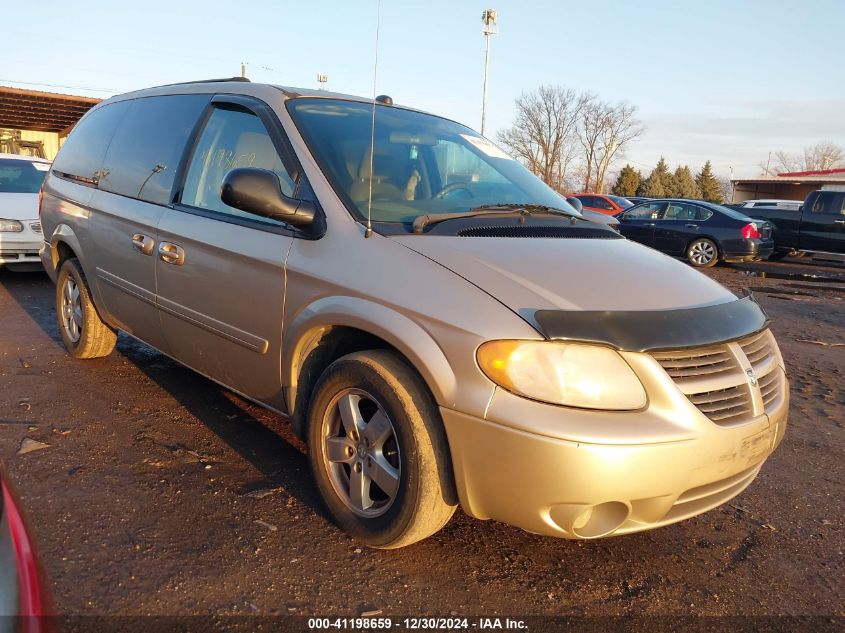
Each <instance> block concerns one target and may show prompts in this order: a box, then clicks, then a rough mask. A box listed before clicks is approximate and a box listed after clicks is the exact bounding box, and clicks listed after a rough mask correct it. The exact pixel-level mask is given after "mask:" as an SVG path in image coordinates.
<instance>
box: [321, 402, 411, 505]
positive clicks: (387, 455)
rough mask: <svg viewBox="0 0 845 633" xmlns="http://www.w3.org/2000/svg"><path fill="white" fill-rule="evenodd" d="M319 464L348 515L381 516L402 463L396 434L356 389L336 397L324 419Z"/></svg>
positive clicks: (379, 410)
mask: <svg viewBox="0 0 845 633" xmlns="http://www.w3.org/2000/svg"><path fill="white" fill-rule="evenodd" d="M323 429H324V435H323V437H324V442H325V450H324V451H323V460H324V466H325V468H326V470H327V472H328V474H329V477H330V478H331V482H332V486H333V487H334V489H335V492H336V494H337V495H338V497H340V499H341V500H342V501H343V502H344V503H345V504H346V505H347V507H349V509H350V510H352V512H354V513H355V514H357V515H358V516H362V517H377V516H381V515H382V514H384V513H385V512H387V510H388V509H389V508H390V506H391V505H392V504H393V502H394V500H395V499H396V494H397V492H398V491H399V478H400V476H401V474H402V471H401V468H402V460H401V456H400V454H399V445H398V443H397V441H396V431H395V430H394V428H393V424H392V423H391V421H390V418H389V417H388V415H387V414H386V413H385V411H384V409H383V408H382V407H381V406H380V405H379V404H378V402H377V401H376V399H375V398H374V397H373V396H372V395H370V394H369V393H367V392H366V391H364V390H361V389H344V390H343V391H341V392H340V393H339V394H337V395H336V396H335V397H334V399H333V400H332V402H331V404H330V405H329V407H328V409H327V410H326V415H325V417H324V419H323Z"/></svg>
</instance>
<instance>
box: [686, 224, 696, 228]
mask: <svg viewBox="0 0 845 633" xmlns="http://www.w3.org/2000/svg"><path fill="white" fill-rule="evenodd" d="M686 227H687V228H688V229H697V228H698V225H697V224H687V225H686Z"/></svg>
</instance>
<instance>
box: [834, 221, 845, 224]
mask: <svg viewBox="0 0 845 633" xmlns="http://www.w3.org/2000/svg"><path fill="white" fill-rule="evenodd" d="M833 223H834V224H845V220H834V221H833Z"/></svg>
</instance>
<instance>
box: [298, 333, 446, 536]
mask: <svg viewBox="0 0 845 633" xmlns="http://www.w3.org/2000/svg"><path fill="white" fill-rule="evenodd" d="M308 447H309V457H310V460H311V467H312V470H313V472H314V478H315V480H316V482H317V488H318V489H319V491H320V494H321V496H322V497H323V500H324V501H325V503H326V506H327V507H328V509H329V511H330V512H331V514H332V516H333V517H334V518H335V520H336V521H337V523H338V525H339V526H340V527H341V528H342V529H343V530H344V531H345V532H347V533H348V534H350V535H351V536H353V537H354V538H355V539H357V540H359V541H361V542H362V543H364V544H365V545H368V546H370V547H375V548H379V549H394V548H399V547H404V546H406V545H410V544H411V543H415V542H416V541H420V540H422V539H424V538H426V537H428V536H430V535H432V534H434V533H435V532H437V531H438V530H440V529H441V528H442V527H443V526H444V525H446V523H447V522H448V521H449V519H450V518H451V516H452V514H453V513H454V512H455V508H456V506H457V502H456V501H455V499H454V498H455V494H454V482H453V479H452V466H451V460H450V457H449V448H448V445H447V441H446V435H445V431H444V429H443V423H442V421H441V419H440V414H439V411H438V410H437V407H436V405H435V403H434V400H433V398H432V397H431V395H430V393H429V391H428V388H427V386H426V385H425V383H424V382H423V381H422V379H421V378H420V377H419V375H418V374H417V373H416V372H415V371H414V370H413V369H412V368H411V367H410V366H408V364H407V363H406V362H405V361H404V360H403V359H402V358H401V357H400V356H398V355H397V354H395V353H393V352H390V351H387V350H370V351H367V352H357V353H354V354H349V355H347V356H344V357H342V358H339V359H338V360H336V361H335V362H333V363H332V364H331V365H330V366H329V367H328V368H327V369H326V370H325V371H324V372H323V374H322V376H320V379H319V380H318V382H317V385H316V387H315V388H314V393H313V397H312V399H311V404H310V407H309V411H308Z"/></svg>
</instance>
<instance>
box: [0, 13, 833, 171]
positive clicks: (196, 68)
mask: <svg viewBox="0 0 845 633" xmlns="http://www.w3.org/2000/svg"><path fill="white" fill-rule="evenodd" d="M4 4H8V5H10V6H4V10H3V17H4V46H3V54H2V57H0V85H11V86H18V87H22V88H33V89H41V90H49V91H53V92H66V93H71V94H85V95H90V96H96V97H107V96H109V95H111V94H116V93H120V92H125V91H129V90H134V89H138V88H143V87H147V86H152V85H160V84H164V83H173V82H178V81H187V80H192V79H203V78H211V77H225V76H232V75H239V74H240V70H241V63H242V62H245V63H246V64H247V66H246V70H247V76H248V77H249V78H250V79H251V80H252V81H259V82H266V83H276V84H281V85H287V86H298V87H307V88H315V87H317V74H318V73H324V74H327V75H328V78H329V81H328V88H329V89H330V90H333V91H338V92H347V93H352V94H358V95H365V96H371V95H372V93H373V67H374V53H375V50H376V47H375V32H376V13H377V11H376V7H377V0H346V1H343V0H310V1H308V2H302V1H301V0H298V1H295V2H294V1H288V0H276V1H274V2H270V1H264V0H261V1H242V2H240V3H233V2H220V1H218V0H204V1H203V2H180V1H178V0H170V1H168V2H162V1H159V0H147V1H145V2H143V3H135V2H125V3H116V2H92V1H89V0H75V1H74V2H72V3H68V2H66V1H63V2H58V1H56V0H41V1H39V2H11V3H4ZM485 8H494V9H496V10H497V11H498V14H499V34H498V35H496V36H494V37H493V38H492V41H491V55H490V83H489V96H488V110H487V112H488V114H487V136H489V137H495V134H496V132H497V131H498V130H501V129H504V128H506V127H508V126H509V125H510V123H511V121H512V120H513V117H514V113H515V110H514V100H515V99H516V98H517V97H518V96H519V95H520V94H521V93H523V92H527V91H531V90H533V89H535V88H537V87H538V86H540V85H544V84H545V85H559V86H563V87H567V88H574V89H575V90H578V91H589V92H592V93H595V94H597V95H598V96H599V97H601V98H602V99H604V100H606V101H611V102H614V101H626V102H628V103H630V104H633V105H635V106H636V107H637V108H638V113H639V117H640V119H641V120H642V121H643V123H644V124H645V126H646V132H645V133H644V134H643V136H642V137H641V138H640V139H638V140H637V141H636V142H635V143H634V144H633V145H631V147H630V148H629V149H628V150H627V152H626V154H625V156H624V157H623V159H622V161H621V163H620V165H617V167H619V166H621V164H624V163H625V162H626V161H627V162H630V163H631V164H633V165H634V166H635V167H638V168H640V169H643V170H646V171H648V170H650V169H651V167H652V166H653V165H654V164H655V163H656V162H657V160H658V159H659V158H660V157H661V156H664V157H665V158H666V160H667V161H668V162H669V164H670V166H672V167H674V166H676V165H678V164H689V165H690V166H691V167H693V169H698V168H700V166H701V165H702V164H703V163H704V161H705V160H708V159H709V160H711V161H712V162H713V165H714V168H715V170H716V172H717V174H719V175H721V176H728V175H729V174H730V173H731V172H730V170H731V167H733V170H734V171H733V173H734V175H735V176H737V177H748V176H755V175H757V174H758V173H759V171H760V169H759V167H758V163H760V162H761V161H765V160H766V159H767V156H768V154H769V152H770V151H771V152H776V151H778V150H783V151H788V152H799V151H801V149H802V148H803V147H805V146H807V145H812V144H815V143H817V142H819V141H823V140H828V141H833V142H835V143H838V144H841V145H844V146H845V116H843V113H845V81H843V70H845V64H843V61H845V48H843V25H845V1H843V0H803V1H802V2H800V3H797V2H794V1H792V0H707V1H706V2H703V1H701V0H697V1H695V0H651V1H648V0H639V1H636V2H635V1H633V0H587V1H585V0H581V1H580V2H574V1H572V0H559V1H554V0H521V1H520V0H490V1H489V3H485V2H484V0H451V1H448V0H382V2H381V12H380V31H379V32H380V36H379V46H378V74H377V81H376V92H377V93H378V94H389V95H391V96H392V97H393V99H394V101H395V102H396V103H400V104H403V105H409V106H413V107H416V108H420V109H423V110H427V111H431V112H434V113H436V114H441V115H444V116H447V117H449V118H452V119H455V120H458V121H460V122H462V123H465V124H467V125H469V126H470V127H472V128H474V129H479V128H480V123H481V101H482V77H483V67H484V37H483V36H482V34H481V13H482V11H483V10H484V9H485Z"/></svg>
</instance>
